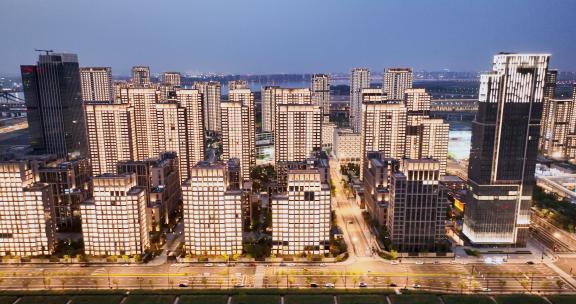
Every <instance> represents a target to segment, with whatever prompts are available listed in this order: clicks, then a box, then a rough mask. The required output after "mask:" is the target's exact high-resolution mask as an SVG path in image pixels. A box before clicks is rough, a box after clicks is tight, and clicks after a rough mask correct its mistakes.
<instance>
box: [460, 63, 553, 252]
mask: <svg viewBox="0 0 576 304" xmlns="http://www.w3.org/2000/svg"><path fill="white" fill-rule="evenodd" d="M549 60H550V56H549V55H545V54H507V53H501V54H499V55H496V56H494V61H493V67H492V71H491V72H490V73H487V74H483V75H481V77H480V91H479V110H478V114H477V115H476V120H475V121H474V122H473V125H472V148H471V150H470V166H469V169H468V186H469V187H470V190H471V191H470V193H469V196H468V198H467V200H466V208H465V210H464V226H463V230H462V231H463V233H464V234H465V235H466V237H467V238H468V239H469V240H470V241H471V242H472V243H473V244H476V245H484V244H486V245H498V244H500V245H520V246H521V245H524V244H525V243H526V239H527V236H528V226H529V223H530V202H531V199H532V190H533V186H534V183H535V180H534V171H535V166H536V156H537V154H538V137H539V134H540V118H541V115H542V102H543V99H544V83H545V77H546V73H547V70H548V62H549Z"/></svg>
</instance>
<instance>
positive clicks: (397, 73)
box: [382, 68, 412, 100]
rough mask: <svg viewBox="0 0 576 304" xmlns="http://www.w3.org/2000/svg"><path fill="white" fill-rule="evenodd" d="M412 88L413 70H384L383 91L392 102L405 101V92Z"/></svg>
mask: <svg viewBox="0 0 576 304" xmlns="http://www.w3.org/2000/svg"><path fill="white" fill-rule="evenodd" d="M411 88H412V69H411V68H387V69H385V70H384V81H383V85H382V89H383V90H384V94H386V95H387V96H388V99H391V100H402V99H404V91H405V90H406V89H411Z"/></svg>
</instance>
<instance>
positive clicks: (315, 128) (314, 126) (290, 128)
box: [274, 104, 322, 164]
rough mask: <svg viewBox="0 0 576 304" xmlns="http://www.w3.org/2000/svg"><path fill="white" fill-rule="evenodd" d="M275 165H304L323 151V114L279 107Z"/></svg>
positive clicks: (297, 106) (311, 109) (307, 107)
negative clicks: (315, 152)
mask: <svg viewBox="0 0 576 304" xmlns="http://www.w3.org/2000/svg"><path fill="white" fill-rule="evenodd" d="M275 123H276V127H275V131H274V160H275V163H276V164H278V163H279V162H286V161H302V160H305V159H306V158H308V157H309V156H310V153H311V152H312V151H319V150H321V148H322V110H321V109H320V107H318V106H313V105H303V104H279V105H276V119H275Z"/></svg>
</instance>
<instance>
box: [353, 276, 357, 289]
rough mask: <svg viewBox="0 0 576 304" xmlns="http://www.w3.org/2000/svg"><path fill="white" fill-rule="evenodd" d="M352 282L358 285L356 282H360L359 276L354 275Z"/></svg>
mask: <svg viewBox="0 0 576 304" xmlns="http://www.w3.org/2000/svg"><path fill="white" fill-rule="evenodd" d="M352 283H353V284H354V287H356V284H358V277H357V276H352Z"/></svg>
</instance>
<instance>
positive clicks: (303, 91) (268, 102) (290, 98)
mask: <svg viewBox="0 0 576 304" xmlns="http://www.w3.org/2000/svg"><path fill="white" fill-rule="evenodd" d="M311 103H312V92H311V91H310V89H308V88H280V87H277V86H266V87H264V88H263V89H262V131H264V132H273V131H274V128H275V127H276V110H277V106H278V105H280V104H304V105H310V104H311Z"/></svg>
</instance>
